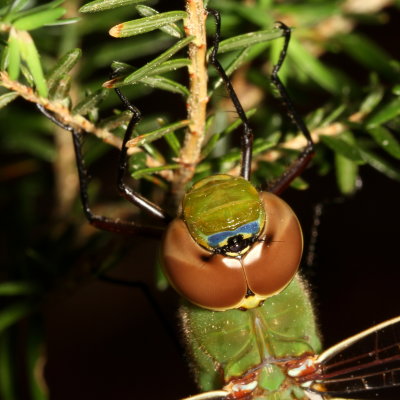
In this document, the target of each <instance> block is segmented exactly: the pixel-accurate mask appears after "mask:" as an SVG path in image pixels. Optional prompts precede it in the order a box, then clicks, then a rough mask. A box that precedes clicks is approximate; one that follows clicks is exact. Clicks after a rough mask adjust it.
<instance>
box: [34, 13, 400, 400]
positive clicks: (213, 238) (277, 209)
mask: <svg viewBox="0 0 400 400" xmlns="http://www.w3.org/2000/svg"><path fill="white" fill-rule="evenodd" d="M208 12H209V13H211V14H212V15H213V16H214V17H215V20H216V33H215V39H214V47H213V50H212V52H211V55H210V59H209V62H210V63H211V64H212V65H213V66H214V67H215V69H216V70H217V72H218V74H219V75H220V77H221V78H222V80H223V82H224V83H225V86H226V88H227V91H228V93H229V96H230V98H231V100H232V102H233V105H234V107H235V109H236V111H237V114H238V115H239V118H240V119H241V121H242V124H243V130H242V134H241V168H240V175H239V176H231V175H226V174H218V175H213V176H210V177H206V178H204V179H202V180H200V181H198V182H196V183H195V184H194V185H193V186H192V188H191V189H190V190H189V191H188V192H187V193H186V195H185V196H184V199H183V206H182V210H183V211H182V215H180V216H178V217H176V218H173V217H171V216H170V215H169V214H168V213H167V212H166V211H165V210H163V209H162V208H161V207H160V206H158V205H157V204H154V203H153V202H151V201H150V200H148V199H146V198H145V197H143V196H142V195H141V194H140V193H138V192H137V191H135V190H134V189H132V188H131V187H130V186H129V185H128V184H127V183H126V182H125V179H124V177H125V174H126V172H127V169H128V151H127V146H126V144H127V142H128V141H129V140H130V138H131V136H132V133H133V129H134V128H135V126H136V125H137V123H138V122H139V120H140V117H141V114H140V111H139V110H138V109H137V108H136V107H135V106H134V105H132V104H131V103H130V102H129V100H128V98H127V97H126V96H125V95H124V94H123V93H122V92H121V91H120V90H119V89H116V93H117V95H118V96H119V97H120V99H121V101H122V103H123V104H124V105H125V107H126V108H127V109H128V110H130V111H131V113H132V118H131V120H130V122H129V124H128V126H127V129H126V132H125V135H124V139H123V143H122V148H121V152H120V160H119V168H118V178H117V185H118V189H119V191H120V194H121V195H122V196H123V197H125V198H126V199H127V200H128V201H130V202H131V203H133V204H134V205H136V206H138V207H139V208H140V209H142V210H143V211H145V212H147V213H148V214H150V215H151V216H152V217H154V218H155V219H157V220H158V221H159V222H160V225H159V226H150V225H141V224H138V223H136V222H133V221H124V220H119V219H118V220H116V219H112V218H109V217H106V216H102V215H97V214H95V213H93V211H92V209H91V207H90V205H89V197H88V190H87V189H88V174H87V170H86V167H85V164H84V160H83V154H82V146H81V137H82V133H81V132H80V131H78V130H76V129H75V128H74V127H72V126H68V125H65V124H64V123H63V122H62V121H60V120H59V119H58V118H57V117H56V116H54V115H52V114H51V113H49V112H48V111H47V110H46V109H45V108H44V107H42V106H38V108H39V110H40V111H41V112H42V113H43V114H44V115H45V116H46V117H48V118H49V119H50V120H52V121H53V122H54V123H55V124H57V125H58V126H60V127H62V128H64V129H66V130H68V131H69V132H71V134H72V137H73V144H74V149H75V155H76V163H77V167H78V175H79V181H80V195H81V202H82V204H83V210H84V213H85V216H86V217H87V219H88V220H89V222H90V223H91V224H92V225H93V226H95V227H97V228H99V229H103V230H106V231H111V232H117V233H125V234H138V233H145V234H149V235H154V236H157V237H159V236H160V235H161V234H163V235H164V238H163V241H162V258H163V265H164V271H165V274H166V276H167V277H168V279H169V281H170V283H171V285H172V286H173V287H174V288H175V289H176V291H177V292H178V293H179V294H181V295H182V297H183V298H184V300H183V304H182V306H181V309H180V318H181V321H182V326H183V335H184V337H185V341H186V346H187V350H188V353H189V355H190V356H191V358H192V365H193V369H194V374H195V378H196V381H197V383H198V386H199V388H200V390H201V391H202V393H200V394H198V395H194V396H191V397H187V398H186V400H206V399H227V400H233V399H243V400H252V399H254V400H256V399H259V400H262V399H263V400H295V399H310V400H325V399H329V398H333V397H338V396H339V397H341V398H349V399H350V398H360V399H363V398H368V397H369V396H372V397H377V396H380V395H381V394H385V391H386V390H387V389H393V388H396V387H399V386H400V350H399V348H400V317H398V318H394V319H392V320H389V321H386V322H384V323H382V324H379V325H376V326H374V327H372V328H370V329H367V330H366V331H363V332H361V333H359V334H357V335H355V336H353V337H350V338H349V339H347V340H344V341H343V342H340V343H339V344H338V345H336V346H333V347H332V348H329V349H328V350H326V351H322V346H321V341H320V337H319V332H318V327H317V324H316V320H315V316H314V311H313V307H312V304H311V300H310V295H309V292H308V290H307V288H306V284H305V283H304V281H303V279H302V278H301V277H300V275H299V274H298V267H299V264H300V261H301V257H302V249H303V236H302V231H301V227H300V225H299V222H298V220H297V217H296V215H295V214H294V212H293V211H292V209H291V208H290V207H289V205H288V204H286V203H285V202H284V201H283V200H282V199H281V198H280V197H279V196H278V195H279V194H281V193H282V192H283V191H284V190H285V189H286V188H287V187H288V186H289V185H290V183H291V182H292V181H293V180H294V179H295V178H296V177H297V176H299V175H300V174H301V173H302V172H303V171H304V169H305V168H306V167H307V165H308V164H309V162H310V161H311V159H312V157H313V154H314V144H313V141H312V138H311V135H310V132H309V130H308V128H307V126H306V124H305V123H304V121H303V119H302V118H301V117H300V115H299V113H298V112H297V111H296V108H295V106H294V104H293V102H292V100H291V98H290V96H289V94H288V92H287V90H286V88H285V86H284V85H283V83H282V81H281V80H280V78H279V70H280V68H281V66H282V65H283V63H284V60H285V57H286V54H287V51H288V47H289V42H290V36H291V30H290V28H288V27H287V26H286V25H284V24H283V23H277V27H278V28H279V29H281V31H282V35H283V37H284V44H283V48H282V50H281V52H280V56H279V59H278V61H277V63H276V64H275V65H274V67H273V71H272V75H271V82H272V84H273V85H274V86H275V88H276V90H277V92H278V94H279V96H280V98H281V100H282V104H283V106H284V108H285V110H286V113H287V115H288V116H289V118H290V119H291V120H292V121H293V123H294V124H295V126H296V127H297V129H298V130H299V131H300V132H301V133H302V134H303V135H304V137H305V138H306V141H307V145H306V147H305V148H304V149H303V151H302V152H301V153H300V155H299V156H298V158H297V159H296V160H295V161H294V162H293V163H292V165H290V167H289V168H288V169H287V170H286V171H285V173H284V174H283V175H282V176H281V177H280V178H279V179H277V180H276V181H275V182H274V183H273V184H272V185H271V186H270V188H269V191H268V192H258V191H257V190H256V189H255V187H254V186H253V185H252V184H251V183H250V179H251V172H252V171H251V166H252V143H253V132H252V130H251V127H250V124H249V121H248V119H247V117H246V114H245V112H244V110H243V108H242V106H241V103H240V101H239V99H238V97H237V95H236V92H235V90H234V88H233V86H232V83H231V81H230V79H229V77H228V76H227V75H226V73H225V71H224V69H223V68H222V66H221V64H220V63H219V61H218V59H217V53H218V43H219V40H220V15H219V13H218V12H217V11H215V10H208Z"/></svg>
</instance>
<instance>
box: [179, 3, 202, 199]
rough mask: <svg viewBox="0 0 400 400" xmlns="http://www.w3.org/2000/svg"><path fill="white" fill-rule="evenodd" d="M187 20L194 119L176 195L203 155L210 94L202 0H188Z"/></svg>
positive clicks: (189, 106)
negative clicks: (189, 39) (189, 37)
mask: <svg viewBox="0 0 400 400" xmlns="http://www.w3.org/2000/svg"><path fill="white" fill-rule="evenodd" d="M186 11H187V14H188V17H187V19H186V20H185V32H186V34H187V35H188V36H189V35H193V36H195V39H194V40H193V41H192V42H191V43H190V44H189V58H190V61H191V65H190V66H189V79H190V82H189V89H190V96H189V98H188V103H187V109H188V117H187V119H188V120H190V121H191V123H190V125H189V127H188V130H187V132H186V136H185V142H184V145H183V148H182V151H181V154H180V158H179V160H178V161H179V162H180V164H181V165H182V167H181V168H180V170H178V172H177V174H176V176H175V178H174V185H173V189H172V190H173V192H174V194H175V195H176V196H177V197H180V194H181V193H182V192H183V190H184V186H185V184H186V183H187V182H188V181H189V180H190V179H191V178H192V176H193V174H194V170H195V167H196V164H197V163H198V162H199V159H200V151H201V145H202V143H203V140H204V135H205V125H206V124H205V121H206V106H207V102H208V96H207V78H208V75H207V66H206V53H207V42H206V30H205V21H206V17H207V13H206V11H205V9H204V5H203V1H202V0H187V2H186Z"/></svg>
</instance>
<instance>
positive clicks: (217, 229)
mask: <svg viewBox="0 0 400 400" xmlns="http://www.w3.org/2000/svg"><path fill="white" fill-rule="evenodd" d="M183 219H184V220H185V222H186V225H187V227H188V229H189V231H190V234H191V235H192V237H193V239H194V240H195V241H196V242H197V243H199V244H200V245H201V246H203V247H205V248H207V249H210V250H211V249H213V248H214V246H212V245H211V244H210V243H209V240H208V239H209V237H210V236H212V235H215V234H218V233H221V232H230V231H235V230H237V229H238V228H240V227H241V226H243V225H246V224H249V223H251V222H257V223H258V225H259V230H258V232H257V234H258V233H259V232H261V230H262V228H263V226H264V220H265V211H264V207H263V204H262V202H261V200H260V197H259V194H258V192H257V190H256V189H255V187H254V186H253V185H252V184H251V183H250V182H249V181H247V180H245V179H244V178H242V177H234V176H230V175H223V174H220V175H213V176H210V177H207V178H205V179H202V180H201V181H199V182H197V183H196V184H194V185H193V187H192V188H191V190H190V191H189V192H188V193H187V194H186V196H185V198H184V200H183ZM232 235H235V233H233V234H232ZM217 247H219V246H217Z"/></svg>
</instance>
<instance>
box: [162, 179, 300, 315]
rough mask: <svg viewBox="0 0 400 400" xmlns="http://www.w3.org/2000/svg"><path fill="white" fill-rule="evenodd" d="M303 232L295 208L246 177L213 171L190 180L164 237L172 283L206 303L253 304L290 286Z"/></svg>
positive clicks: (190, 297)
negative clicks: (179, 211)
mask: <svg viewBox="0 0 400 400" xmlns="http://www.w3.org/2000/svg"><path fill="white" fill-rule="evenodd" d="M302 248H303V238H302V233H301V228H300V225H299V222H298V220H297V218H296V216H295V214H294V213H293V211H292V209H291V208H290V207H289V206H288V205H287V204H286V203H285V202H284V201H283V200H281V199H280V198H279V197H277V196H275V195H273V194H272V193H264V192H261V193H259V192H257V191H256V189H255V188H254V187H253V186H252V185H251V184H250V183H249V182H248V181H246V180H245V179H243V178H240V177H232V176H229V175H215V176H212V177H209V178H206V179H203V180H201V181H200V182H198V183H197V184H195V185H194V186H193V188H192V189H191V190H190V191H189V192H188V194H187V195H186V197H185V199H184V201H183V219H175V220H174V221H173V222H172V223H171V225H170V227H169V228H168V230H167V233H166V235H165V239H164V243H163V258H164V268H165V272H166V274H167V276H168V278H169V279H170V281H171V283H172V285H173V286H174V287H175V289H176V290H177V291H178V292H180V293H181V294H182V295H183V296H184V297H185V298H187V299H188V300H190V301H191V302H193V303H195V304H196V305H199V306H201V307H204V308H208V309H212V310H218V311H221V310H227V309H232V308H244V309H248V308H253V307H257V306H259V305H260V303H261V302H262V301H264V300H265V299H266V298H267V297H270V296H272V295H274V294H276V293H278V292H280V291H281V290H282V289H283V288H285V287H286V286H287V285H288V284H289V282H290V281H291V280H292V278H293V276H294V275H295V273H296V271H297V268H298V266H299V263H300V258H301V254H302Z"/></svg>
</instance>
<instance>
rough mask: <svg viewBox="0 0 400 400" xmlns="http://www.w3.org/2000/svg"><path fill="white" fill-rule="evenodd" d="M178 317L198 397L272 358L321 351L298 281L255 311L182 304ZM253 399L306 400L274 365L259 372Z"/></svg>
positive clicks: (309, 306)
mask: <svg viewBox="0 0 400 400" xmlns="http://www.w3.org/2000/svg"><path fill="white" fill-rule="evenodd" d="M181 317H182V323H183V328H184V335H185V340H186V343H187V347H188V350H189V353H190V355H191V357H192V366H193V370H194V373H195V377H196V380H197V382H198V385H199V387H200V389H201V390H202V391H208V390H215V389H220V388H222V387H223V386H224V385H225V384H226V383H227V382H228V381H229V380H230V379H232V378H235V377H241V376H242V375H244V374H245V373H246V372H247V371H249V369H251V368H253V367H255V366H257V365H260V363H262V362H263V361H264V360H265V359H268V358H270V357H273V358H283V357H285V356H300V355H302V354H304V353H318V352H319V351H320V350H321V344H320V340H319V336H318V329H317V326H316V322H315V317H314V312H313V309H312V305H311V302H310V299H309V296H308V292H307V290H306V289H305V287H304V285H303V283H302V282H301V280H300V278H299V277H296V278H295V279H294V280H293V281H292V282H291V283H290V285H289V286H288V287H287V288H286V289H285V290H284V291H282V292H281V293H280V294H277V295H275V296H273V297H270V298H268V299H267V300H266V301H265V302H264V304H263V305H262V306H261V307H258V308H256V309H252V310H248V311H239V310H230V311H224V312H218V311H208V310H205V309H201V308H198V307H196V306H194V305H192V304H189V303H185V304H184V305H183V306H182V308H181ZM260 393H261V394H260ZM257 394H258V395H257V397H255V398H257V399H260V400H261V399H262V400H295V399H296V400H298V399H303V398H305V396H304V393H303V391H302V389H301V388H299V387H296V386H293V384H291V383H290V382H289V381H287V380H286V375H285V373H284V371H282V370H281V369H280V368H279V366H278V365H276V364H267V365H266V366H265V367H263V368H262V369H261V373H260V375H259V378H258V389H257Z"/></svg>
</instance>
